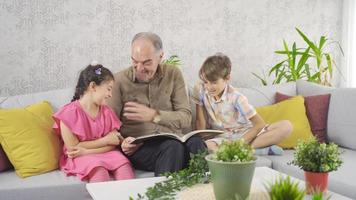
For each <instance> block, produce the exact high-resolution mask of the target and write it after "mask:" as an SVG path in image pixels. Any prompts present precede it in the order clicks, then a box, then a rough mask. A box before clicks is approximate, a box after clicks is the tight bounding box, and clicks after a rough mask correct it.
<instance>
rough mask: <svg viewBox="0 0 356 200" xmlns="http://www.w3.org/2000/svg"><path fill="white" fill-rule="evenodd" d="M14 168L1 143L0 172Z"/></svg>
mask: <svg viewBox="0 0 356 200" xmlns="http://www.w3.org/2000/svg"><path fill="white" fill-rule="evenodd" d="M11 168H13V167H12V165H11V163H10V161H9V159H8V158H7V156H6V154H5V152H4V150H3V149H2V147H1V145H0V172H2V171H5V170H8V169H11Z"/></svg>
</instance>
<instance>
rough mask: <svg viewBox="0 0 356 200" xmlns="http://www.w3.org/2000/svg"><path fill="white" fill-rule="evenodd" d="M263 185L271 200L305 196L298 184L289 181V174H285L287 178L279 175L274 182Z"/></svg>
mask: <svg viewBox="0 0 356 200" xmlns="http://www.w3.org/2000/svg"><path fill="white" fill-rule="evenodd" d="M265 187H266V189H267V191H268V194H269V197H270V199H271V200H285V199H293V200H302V199H304V196H305V191H304V190H301V189H299V184H298V183H297V182H293V181H291V179H290V176H287V178H283V177H282V176H281V177H280V178H279V179H277V180H276V181H275V182H274V183H270V184H269V185H267V186H265Z"/></svg>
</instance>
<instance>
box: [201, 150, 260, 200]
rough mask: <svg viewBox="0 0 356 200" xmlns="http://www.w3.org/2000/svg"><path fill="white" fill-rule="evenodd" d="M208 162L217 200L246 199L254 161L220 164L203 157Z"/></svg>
mask: <svg viewBox="0 0 356 200" xmlns="http://www.w3.org/2000/svg"><path fill="white" fill-rule="evenodd" d="M205 159H206V160H207V162H208V166H209V170H210V173H211V179H212V182H213V187H214V194H215V198H216V199H217V200H225V199H235V195H236V196H239V197H240V198H241V199H246V197H248V195H249V194H250V188H251V182H252V178H253V174H254V172H255V166H256V160H254V161H251V162H245V163H240V162H222V161H216V160H213V159H212V155H208V156H206V157H205Z"/></svg>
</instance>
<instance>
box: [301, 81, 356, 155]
mask: <svg viewBox="0 0 356 200" xmlns="http://www.w3.org/2000/svg"><path fill="white" fill-rule="evenodd" d="M297 92H298V94H300V95H303V96H312V95H319V94H327V93H330V94H331V97H330V103H329V112H328V123H327V136H328V140H329V141H331V142H334V143H336V144H338V145H340V146H343V147H346V148H351V149H356V120H355V119H356V106H354V102H356V88H332V87H325V86H321V85H318V84H315V83H310V82H306V81H297Z"/></svg>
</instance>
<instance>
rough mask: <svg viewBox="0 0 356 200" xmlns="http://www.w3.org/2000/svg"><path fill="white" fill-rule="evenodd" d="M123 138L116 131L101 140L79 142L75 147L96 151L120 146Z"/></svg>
mask: <svg viewBox="0 0 356 200" xmlns="http://www.w3.org/2000/svg"><path fill="white" fill-rule="evenodd" d="M123 140H124V138H123V137H122V136H121V134H120V133H119V132H118V131H117V130H113V131H111V132H110V133H108V134H107V135H105V136H104V137H102V138H99V139H96V140H90V141H82V142H79V143H78V145H77V146H80V147H84V148H86V149H96V148H100V147H106V146H117V145H120V144H121V141H123Z"/></svg>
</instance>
